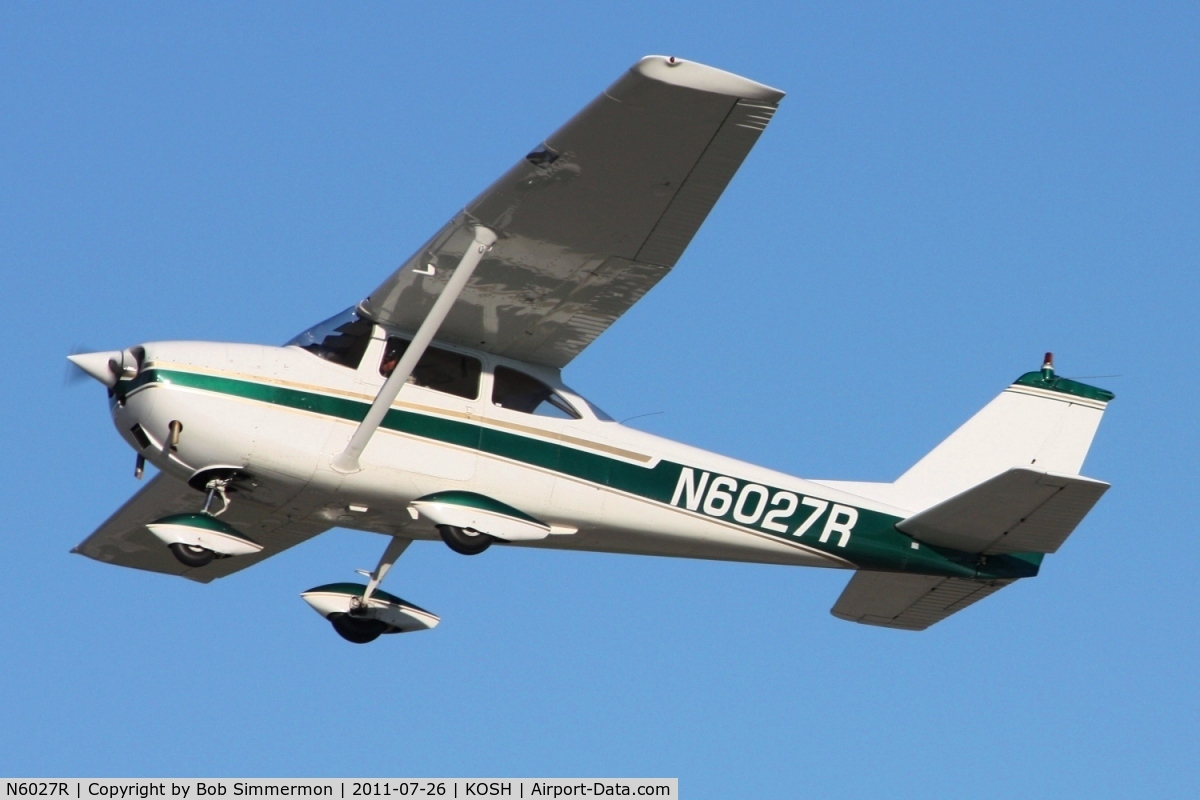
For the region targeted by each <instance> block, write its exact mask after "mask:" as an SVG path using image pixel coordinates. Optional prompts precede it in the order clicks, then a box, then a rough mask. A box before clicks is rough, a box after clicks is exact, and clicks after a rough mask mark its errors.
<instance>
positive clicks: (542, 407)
mask: <svg viewBox="0 0 1200 800" xmlns="http://www.w3.org/2000/svg"><path fill="white" fill-rule="evenodd" d="M492 403H494V404H495V405H497V406H500V408H507V409H509V410H510V411H522V412H524V413H526V414H537V415H538V416H542V417H557V418H558V419H579V418H580V417H579V412H578V411H576V410H575V409H574V408H572V407H571V404H570V403H568V402H567V401H566V400H564V399H563V397H562V395H560V394H558V393H557V392H555V391H554V390H553V389H551V388H550V387H549V386H547V385H546V384H544V383H542V382H541V381H539V380H538V379H537V378H534V377H532V376H529V375H526V374H525V373H524V372H517V371H516V370H515V369H509V368H508V367H496V373H495V376H494V378H493V380H492Z"/></svg>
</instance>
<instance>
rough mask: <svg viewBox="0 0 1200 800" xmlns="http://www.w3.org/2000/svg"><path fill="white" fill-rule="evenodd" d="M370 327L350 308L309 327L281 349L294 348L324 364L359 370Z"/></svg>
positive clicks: (365, 349) (369, 336)
mask: <svg viewBox="0 0 1200 800" xmlns="http://www.w3.org/2000/svg"><path fill="white" fill-rule="evenodd" d="M371 328H372V324H371V321H370V320H366V319H362V318H361V317H359V316H358V314H356V313H355V311H354V309H353V308H348V309H346V310H345V311H343V312H342V313H340V314H338V315H336V316H333V317H330V318H329V319H327V320H325V321H324V322H322V323H320V324H318V325H314V326H313V327H311V328H309V329H308V330H306V331H305V332H304V333H302V334H300V335H299V336H297V337H296V338H294V339H292V340H291V341H290V342H288V343H287V344H286V345H284V347H287V346H288V345H295V346H296V347H299V348H302V349H304V350H307V351H308V352H310V353H312V354H313V355H316V356H320V357H321V358H323V359H325V360H326V361H332V362H333V363H334V364H341V365H342V366H343V367H349V368H350V369H358V365H359V364H360V363H361V362H362V357H363V353H365V352H367V345H368V344H369V343H370V342H371Z"/></svg>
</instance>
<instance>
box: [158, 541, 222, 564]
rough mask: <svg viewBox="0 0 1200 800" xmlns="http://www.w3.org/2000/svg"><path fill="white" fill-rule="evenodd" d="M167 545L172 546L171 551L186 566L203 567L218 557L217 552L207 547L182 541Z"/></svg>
mask: <svg viewBox="0 0 1200 800" xmlns="http://www.w3.org/2000/svg"><path fill="white" fill-rule="evenodd" d="M167 547H169V548H171V553H172V554H173V555H174V556H175V558H177V559H179V563H181V564H183V565H184V566H186V567H203V566H204V565H205V564H207V563H208V562H210V561H212V560H213V559H214V558H216V557H217V554H216V553H214V552H213V551H212V550H209V549H208V548H207V547H197V546H195V545H191V544H182V543H180V542H175V543H174V544H169V545H167Z"/></svg>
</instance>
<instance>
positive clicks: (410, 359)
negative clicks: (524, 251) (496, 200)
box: [332, 225, 496, 473]
mask: <svg viewBox="0 0 1200 800" xmlns="http://www.w3.org/2000/svg"><path fill="white" fill-rule="evenodd" d="M495 241H496V234H495V233H493V232H492V231H491V230H490V229H488V228H485V227H483V226H482V225H477V226H475V238H474V240H473V241H472V242H471V244H470V246H469V247H468V248H467V251H466V252H465V253H463V257H462V260H461V261H459V262H458V267H457V268H456V269H455V270H454V274H453V275H451V276H450V280H449V281H447V282H446V288H445V289H442V293H441V294H440V295H438V299H437V301H436V302H435V303H434V304H433V308H431V309H429V315H428V316H426V317H425V320H424V321H423V322H422V323H421V327H419V328H417V332H416V335H414V336H413V340H412V342H411V343H409V345H408V349H407V350H405V351H404V355H403V356H402V357H401V358H400V363H399V364H397V365H396V368H395V369H394V370H393V371H392V374H391V375H390V376H389V377H388V379H387V380H386V381H384V384H383V388H381V389H380V390H379V394H378V395H376V397H375V402H373V403H371V409H370V410H369V411H367V415H366V417H364V418H363V421H362V422H361V423H360V424H359V426H358V430H356V431H355V432H354V435H353V436H351V437H350V443H349V444H347V445H346V449H345V450H343V451H342V452H341V453H339V454H338V455H336V456H334V458H333V462H332V466H333V468H334V469H335V470H337V471H338V472H344V473H351V472H358V471H359V470H361V469H362V467H361V466H360V465H359V463H358V459H359V456H361V455H362V452H363V450H364V449H366V446H367V442H369V441H371V436H372V435H373V434H374V433H375V430H376V429H377V428H378V427H379V425H380V424H381V423H382V422H383V418H384V417H385V416H387V412H388V409H389V408H391V407H392V403H394V402H395V401H396V396H397V395H399V394H400V389H401V388H402V387H403V386H404V384H405V383H407V382H408V378H409V376H410V375H412V372H413V370H414V369H416V366H417V362H419V361H420V360H421V356H423V355H424V354H425V348H427V347H428V346H429V342H430V341H431V340H432V339H433V337H434V334H436V333H437V331H438V328H439V327H441V324H442V322H443V321H444V320H445V319H446V315H447V314H449V313H450V307H451V306H453V305H454V301H455V300H457V299H458V295H459V294H460V293H461V292H462V290H463V287H464V286H466V285H467V280H468V279H469V278H470V277H471V273H473V272H474V271H475V267H477V266H478V265H479V261H480V260H481V259H482V258H483V254H484V253H486V252H487V251H488V250H489V249H490V248H491V246H492V244H493V243H494V242H495Z"/></svg>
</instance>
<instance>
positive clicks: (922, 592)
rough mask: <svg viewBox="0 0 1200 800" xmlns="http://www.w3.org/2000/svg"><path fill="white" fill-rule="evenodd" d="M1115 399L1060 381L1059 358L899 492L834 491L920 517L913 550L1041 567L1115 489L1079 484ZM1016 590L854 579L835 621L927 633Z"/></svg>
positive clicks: (962, 582)
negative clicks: (1016, 556)
mask: <svg viewBox="0 0 1200 800" xmlns="http://www.w3.org/2000/svg"><path fill="white" fill-rule="evenodd" d="M1112 399H1113V394H1112V392H1109V391H1105V390H1104V389H1097V388H1096V387H1094V386H1088V385H1086V384H1083V383H1079V382H1077V381H1072V380H1069V379H1067V378H1059V377H1057V376H1056V375H1055V374H1054V363H1053V359H1052V357H1051V354H1050V353H1047V354H1046V360H1045V363H1044V364H1043V365H1042V369H1041V371H1040V372H1029V373H1026V374H1024V375H1022V376H1021V377H1020V378H1018V379H1017V380H1016V382H1015V383H1013V385H1012V386H1009V387H1008V388H1007V389H1005V390H1004V391H1003V392H1001V393H1000V396H999V397H997V398H996V399H995V400H993V401H992V402H990V403H988V404H987V405H986V406H984V407H983V409H982V410H981V411H980V412H979V413H978V414H976V415H975V416H973V417H971V419H969V420H967V422H966V424H964V425H963V426H962V427H960V428H959V429H958V430H956V431H955V432H954V433H952V434H951V435H950V437H949V438H948V439H946V440H945V441H944V442H942V443H941V444H939V445H938V446H937V447H935V448H934V449H933V450H932V451H931V452H930V453H929V454H928V455H927V456H925V457H924V458H922V459H921V460H920V461H918V462H917V463H916V464H914V465H913V467H912V468H911V469H910V470H908V472H905V473H904V474H903V475H901V476H900V477H899V478H898V479H897V480H896V481H895V482H894V483H876V484H862V483H859V484H850V483H839V484H832V483H831V484H830V485H836V486H839V487H840V488H843V489H845V490H847V491H851V492H855V493H856V494H860V495H862V496H864V497H870V498H873V499H876V500H880V501H882V502H885V503H888V504H890V505H893V506H896V507H897V508H898V509H908V510H910V511H915V512H916V513H913V514H911V515H910V516H908V517H907V518H906V519H904V520H902V521H901V522H899V523H897V525H896V527H897V529H899V530H900V531H902V532H903V533H906V534H908V535H909V536H911V537H912V538H913V540H914V547H915V546H916V544H915V543H916V542H921V543H924V544H928V545H933V546H935V547H945V548H950V549H953V550H957V551H960V552H964V553H978V554H980V558H981V561H980V563H985V562H986V559H987V557H988V556H992V555H998V556H1003V555H1005V554H1012V553H1021V554H1024V555H1025V557H1026V558H1027V559H1036V562H1035V563H1039V564H1040V563H1041V555H1040V554H1042V553H1053V552H1055V551H1056V550H1058V548H1059V547H1060V546H1061V545H1062V543H1063V542H1064V541H1065V540H1066V538H1067V537H1068V536H1069V535H1070V534H1071V532H1072V531H1074V530H1075V527H1076V526H1077V525H1078V524H1079V523H1080V522H1081V521H1082V520H1083V518H1084V516H1085V515H1086V514H1087V513H1088V512H1089V511H1090V510H1091V509H1092V506H1094V505H1095V504H1096V502H1097V501H1098V500H1099V499H1100V496H1101V495H1103V494H1104V492H1105V490H1107V489H1108V484H1106V483H1103V482H1101V481H1097V480H1092V479H1091V478H1085V477H1083V476H1082V475H1080V474H1079V471H1080V469H1082V467H1083V460H1084V458H1086V457H1087V452H1088V449H1089V448H1090V447H1091V445H1092V438H1093V437H1094V436H1095V435H1096V429H1097V427H1099V425H1100V418H1101V417H1102V416H1103V414H1104V409H1105V408H1106V407H1107V405H1108V402H1109V401H1110V400H1112ZM1011 582H1012V581H1011V580H1003V581H995V580H983V579H974V580H972V579H959V578H943V577H938V576H926V575H913V574H905V573H884V572H869V571H859V572H857V573H855V576H854V578H853V579H851V581H850V583H849V585H848V586H847V587H846V590H845V591H844V592H843V593H842V596H841V598H840V599H839V600H838V602H837V604H836V605H835V606H834V607H833V614H834V616H837V617H839V618H841V619H847V620H852V621H854V622H862V623H865V624H868V625H883V626H886V627H892V628H905V629H909V630H922V629H924V628H926V627H928V626H929V625H932V624H933V623H935V622H937V621H939V620H941V619H944V618H945V617H947V616H949V615H950V614H953V613H954V612H955V611H958V610H960V609H962V608H964V607H966V606H967V605H970V604H971V603H974V602H975V601H976V600H979V599H980V598H982V597H986V596H987V595H989V594H991V593H992V592H994V591H996V590H997V589H999V588H1002V587H1003V586H1005V585H1007V584H1008V583H1011Z"/></svg>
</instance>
